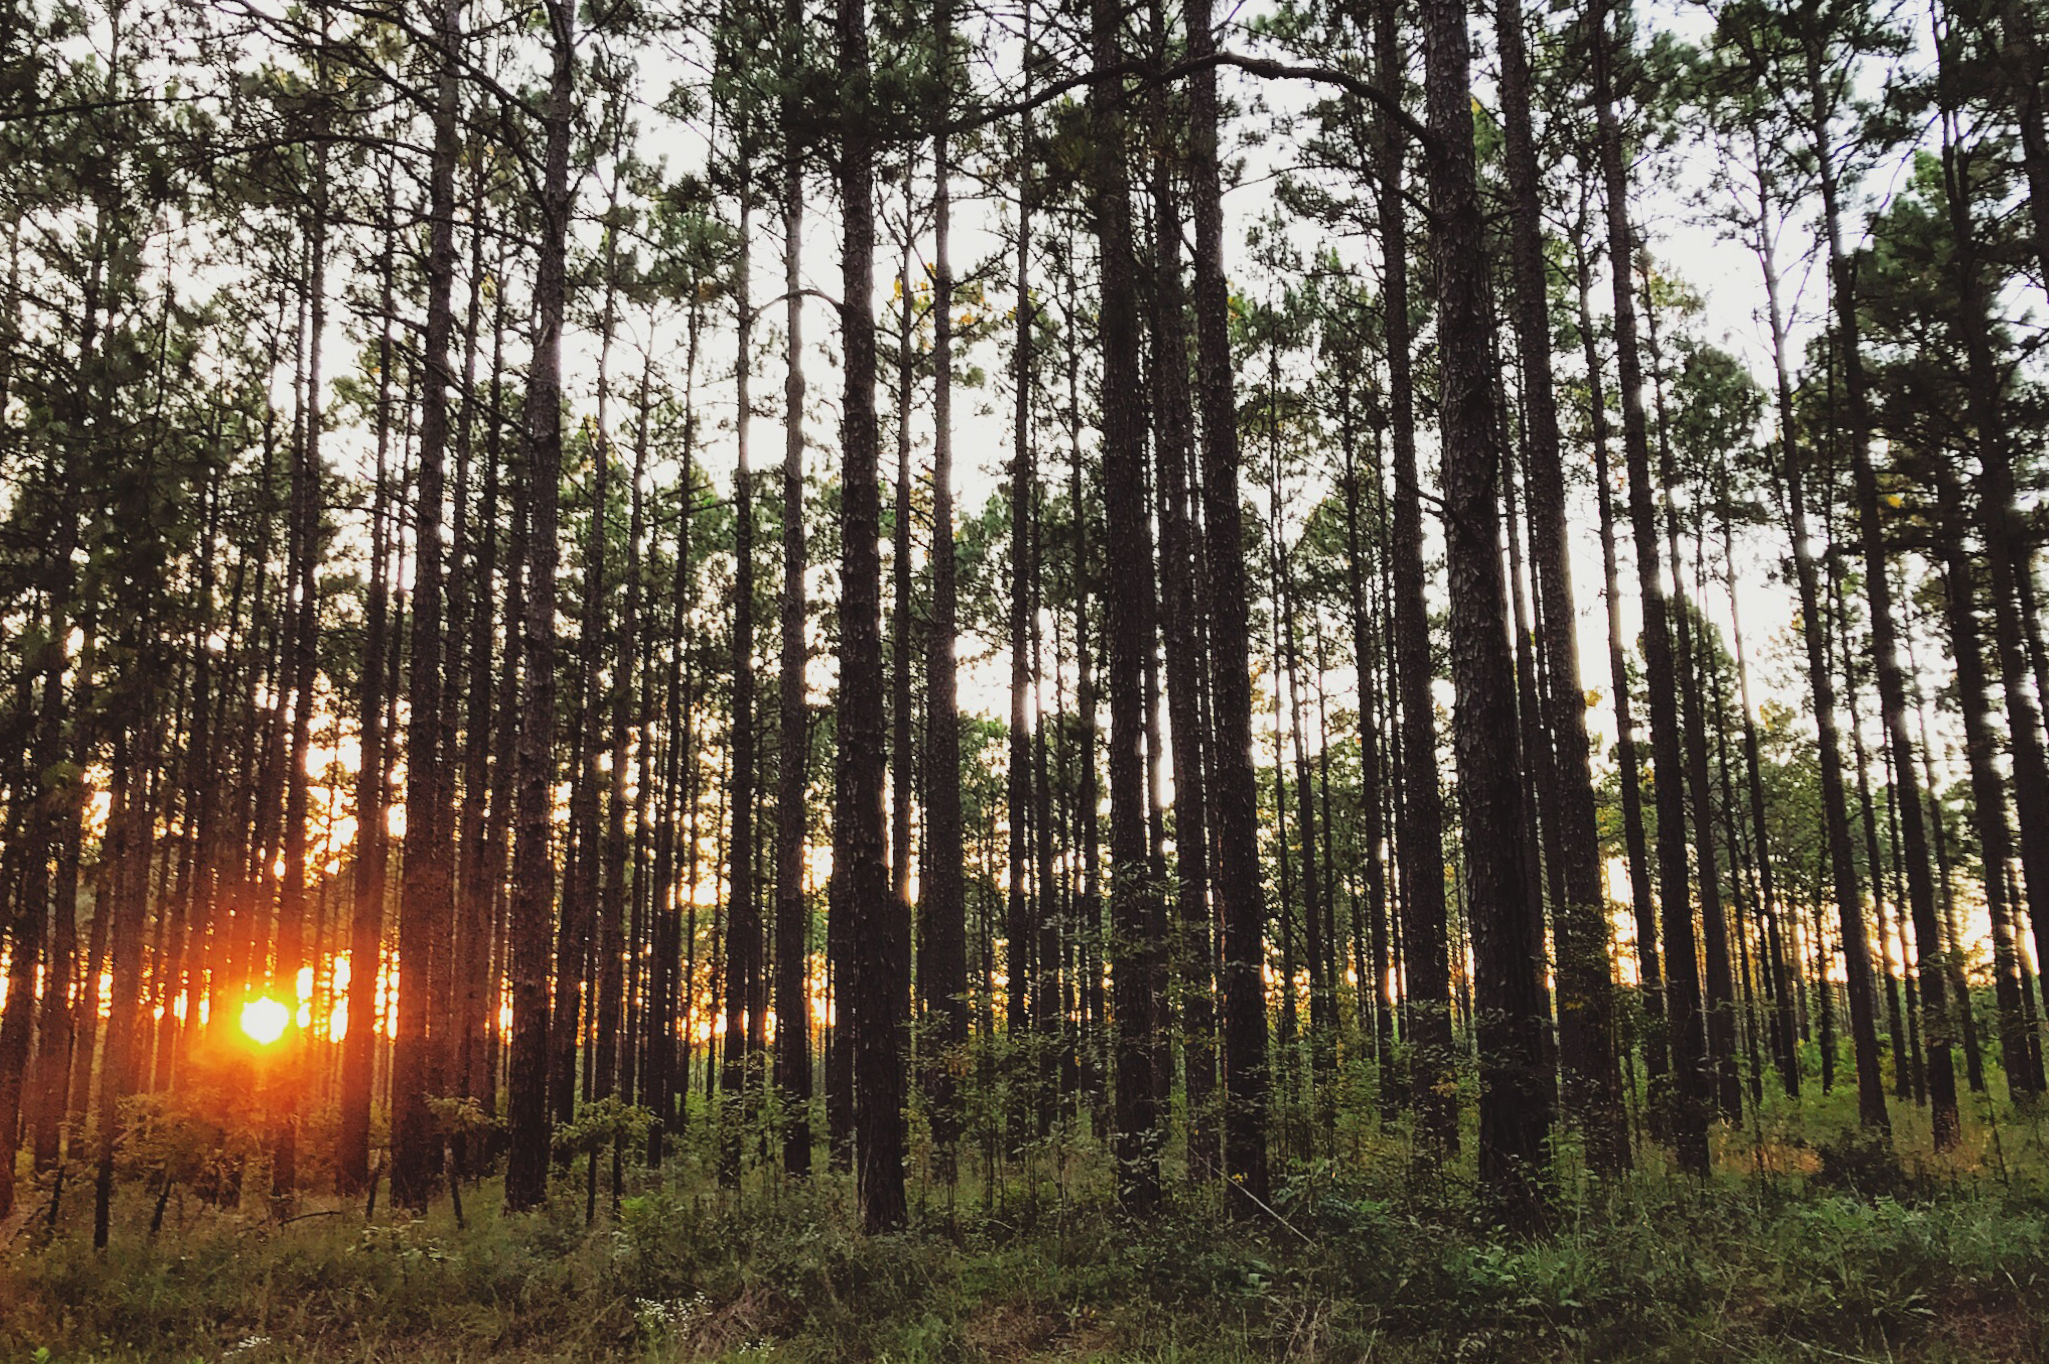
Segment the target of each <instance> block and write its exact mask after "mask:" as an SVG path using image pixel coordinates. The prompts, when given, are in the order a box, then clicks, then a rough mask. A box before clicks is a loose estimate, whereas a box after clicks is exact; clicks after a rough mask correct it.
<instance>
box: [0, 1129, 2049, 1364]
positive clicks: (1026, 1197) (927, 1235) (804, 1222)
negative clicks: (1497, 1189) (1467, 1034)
mask: <svg viewBox="0 0 2049 1364" xmlns="http://www.w3.org/2000/svg"><path fill="white" fill-rule="evenodd" d="M631 1113H632V1110H631V1109H630V1108H628V1107H627V1106H625V1105H618V1104H612V1105H591V1106H589V1108H588V1109H587V1110H586V1112H585V1113H584V1114H583V1115H580V1118H579V1126H580V1127H581V1128H582V1130H584V1131H586V1132H590V1133H598V1132H601V1131H602V1132H604V1133H606V1134H608V1135H609V1134H612V1133H616V1132H620V1131H623V1130H625V1129H627V1128H628V1127H630V1126H631V1125H632V1123H633V1122H634V1121H635V1120H634V1119H633V1118H632V1117H631ZM1812 1121H1813V1120H1812V1118H1811V1117H1810V1118H1808V1119H1807V1120H1806V1123H1807V1125H1806V1126H1803V1127H1801V1128H1799V1129H1798V1130H1797V1131H1798V1134H1804V1135H1806V1136H1809V1137H1812V1138H1814V1139H1815V1142H1816V1144H1815V1146H1814V1147H1813V1148H1811V1149H1812V1151H1813V1152H1814V1153H1815V1155H1816V1156H1817V1157H1818V1164H1817V1168H1815V1169H1814V1171H1813V1172H1812V1173H1810V1174H1807V1175H1792V1176H1787V1177H1783V1178H1781V1177H1777V1176H1759V1175H1756V1174H1754V1173H1749V1172H1746V1173H1738V1174H1729V1175H1724V1176H1721V1177H1718V1178H1717V1179H1716V1180H1714V1181H1712V1182H1710V1183H1708V1184H1704V1185H1703V1184H1699V1183H1695V1182H1692V1181H1686V1180H1680V1179H1677V1178H1674V1177H1672V1176H1668V1175H1666V1174H1664V1173H1663V1172H1662V1171H1660V1170H1657V1169H1650V1170H1646V1171H1643V1172H1640V1173H1638V1174H1636V1175H1633V1176H1631V1177H1629V1178H1627V1179H1624V1180H1622V1181H1619V1182H1616V1183H1614V1184H1612V1185H1608V1186H1597V1185H1587V1186H1584V1187H1581V1186H1577V1185H1575V1186H1571V1187H1569V1188H1566V1189H1564V1190H1563V1191H1562V1192H1561V1196H1560V1199H1559V1202H1558V1203H1557V1204H1556V1205H1555V1207H1554V1210H1553V1219H1552V1221H1551V1223H1550V1225H1549V1226H1548V1227H1546V1228H1543V1229H1541V1230H1540V1231H1539V1232H1537V1233H1535V1234H1531V1235H1526V1236H1518V1237H1504V1236H1503V1235H1502V1234H1501V1233H1500V1232H1499V1231H1497V1230H1495V1229H1493V1228H1490V1227H1487V1226H1485V1225H1479V1224H1476V1223H1475V1222H1474V1221H1473V1220H1472V1214H1471V1211H1470V1202H1469V1200H1468V1199H1467V1198H1466V1197H1465V1195H1464V1194H1463V1193H1462V1192H1461V1190H1460V1187H1459V1184H1458V1182H1457V1180H1456V1179H1455V1178H1447V1177H1446V1176H1447V1175H1449V1174H1451V1173H1452V1172H1446V1174H1445V1175H1440V1174H1433V1173H1430V1172H1428V1171H1426V1170H1424V1169H1423V1168H1421V1167H1409V1166H1405V1165H1404V1164H1403V1163H1401V1162H1399V1161H1392V1162H1391V1161H1379V1160H1374V1161H1365V1162H1357V1161H1351V1162H1328V1163H1324V1164H1321V1165H1319V1166H1317V1167H1315V1168H1313V1169H1305V1170H1303V1171H1300V1172H1298V1175H1297V1177H1296V1178H1295V1180H1294V1181H1293V1182H1292V1183H1290V1184H1288V1185H1286V1186H1284V1187H1283V1188H1282V1189H1280V1190H1277V1191H1276V1199H1275V1207H1276V1208H1277V1210H1278V1211H1279V1212H1280V1213H1281V1215H1282V1216H1283V1217H1284V1218H1285V1219H1286V1220H1285V1224H1283V1223H1280V1222H1276V1221H1274V1220H1272V1219H1268V1218H1264V1217H1260V1218H1252V1219H1248V1218H1234V1217H1230V1216H1227V1215H1226V1212H1225V1209H1224V1207H1223V1206H1222V1205H1221V1204H1219V1203H1217V1202H1216V1201H1215V1197H1214V1195H1212V1194H1210V1193H1208V1192H1205V1191H1202V1190H1196V1189H1187V1190H1184V1191H1183V1192H1182V1193H1181V1194H1180V1195H1179V1196H1178V1198H1177V1200H1176V1202H1175V1204H1174V1206H1172V1207H1171V1208H1170V1209H1169V1210H1168V1211H1167V1212H1166V1213H1165V1214H1164V1215H1163V1216H1162V1217H1161V1218H1159V1219H1158V1220H1156V1221H1152V1222H1146V1223H1134V1222H1130V1221H1128V1220H1126V1219H1124V1218H1122V1217H1121V1216H1120V1215H1118V1214H1117V1213H1115V1212H1114V1211H1113V1210H1112V1209H1111V1207H1110V1205H1109V1203H1108V1202H1107V1199H1108V1191H1107V1181H1100V1182H1097V1183H1095V1184H1093V1185H1088V1186H1087V1187H1088V1188H1090V1189H1091V1190H1092V1191H1091V1192H1084V1193H1079V1194H1069V1195H1064V1196H1061V1197H1060V1198H1059V1199H1058V1200H1057V1201H1056V1199H1055V1198H1053V1197H1052V1196H1051V1191H1050V1190H1049V1189H1046V1188H1033V1189H1017V1188H1010V1187H999V1188H998V1189H996V1190H994V1191H993V1193H992V1201H991V1202H990V1203H988V1204H987V1205H986V1206H982V1207H971V1206H970V1205H969V1204H968V1203H967V1202H965V1201H956V1200H955V1199H954V1198H953V1197H950V1196H948V1197H934V1198H932V1199H931V1200H930V1201H928V1202H926V1203H925V1205H924V1206H923V1209H922V1211H921V1212H920V1213H919V1214H918V1215H917V1217H916V1219H915V1220H914V1224H913V1226H912V1228H911V1230H909V1231H908V1232H906V1233H904V1234H901V1235H897V1236H889V1237H880V1238H869V1237H863V1236H862V1235H861V1234H860V1233H859V1230H858V1226H857V1223H856V1220H855V1217H854V1214H853V1211H852V1199H851V1197H850V1193H851V1190H850V1189H849V1187H848V1182H847V1180H846V1178H845V1177H844V1176H841V1175H836V1174H821V1175H819V1176H817V1177H815V1178H814V1179H812V1180H810V1181H806V1182H802V1183H792V1182H786V1181H784V1180H782V1179H781V1178H780V1177H778V1176H776V1175H774V1174H773V1173H772V1172H769V1173H762V1174H759V1175H756V1176H751V1177H750V1180H749V1181H748V1183H746V1184H745V1185H744V1186H743V1188H742V1189H741V1190H740V1191H738V1192H737V1193H735V1192H732V1191H726V1190H715V1189H713V1188H712V1187H710V1185H709V1184H707V1183H704V1182H702V1181H701V1180H700V1179H698V1178H697V1177H695V1176H686V1177H684V1178H683V1179H681V1180H680V1181H678V1180H676V1179H675V1178H674V1177H673V1175H672V1178H671V1179H670V1180H669V1181H666V1182H665V1181H663V1180H662V1179H660V1177H659V1176H657V1175H654V1174H651V1173H648V1172H642V1171H636V1172H635V1176H634V1177H635V1179H636V1181H637V1183H636V1184H635V1185H634V1187H633V1188H632V1191H631V1192H630V1193H629V1194H628V1196H627V1197H625V1198H624V1199H622V1200H621V1202H620V1204H619V1207H618V1211H617V1214H616V1216H615V1217H614V1218H613V1219H612V1220H610V1221H609V1222H606V1221H600V1222H599V1223H598V1224H597V1225H596V1226H594V1227H591V1228H585V1227H583V1226H582V1225H580V1222H581V1219H580V1217H579V1216H578V1208H577V1204H578V1202H579V1201H580V1200H578V1199H576V1198H575V1197H573V1196H564V1197H562V1198H559V1199H558V1200H556V1202H555V1203H554V1204H552V1205H551V1206H550V1207H548V1208H547V1209H545V1210H544V1211H542V1212H541V1213H539V1214H536V1215H533V1216H530V1217H518V1218H508V1217H504V1216H502V1215H501V1214H500V1213H499V1212H498V1210H497V1199H496V1198H495V1196H493V1194H492V1192H491V1190H490V1189H489V1188H488V1187H487V1188H486V1189H484V1190H482V1191H480V1192H479V1194H477V1195H476V1196H474V1197H473V1198H472V1200H471V1202H472V1215H471V1219H470V1224H469V1226H468V1227H467V1228H461V1227H457V1226H456V1225H454V1224H453V1223H452V1222H451V1221H449V1220H448V1219H447V1216H446V1215H445V1214H442V1213H437V1214H434V1215H432V1216H430V1217H427V1218H425V1219H419V1220H412V1219H406V1220H400V1221H395V1222H380V1223H376V1224H373V1225H370V1226H363V1225H361V1224H359V1223H358V1222H357V1221H356V1218H357V1217H358V1216H359V1213H358V1211H356V1210H354V1209H337V1212H339V1214H340V1215H339V1216H327V1217H314V1218H310V1219H304V1220H299V1221H294V1222H291V1223H284V1224H277V1223H253V1222H250V1221H248V1220H246V1219H244V1218H241V1217H238V1216H233V1215H230V1214H225V1213H219V1212H202V1213H201V1214H199V1215H198V1216H196V1217H194V1218H192V1219H190V1220H187V1221H185V1222H183V1223H182V1225H180V1226H178V1227H176V1228H173V1229H168V1230H167V1233H166V1235H165V1236H164V1237H163V1238H162V1239H160V1240H159V1241H157V1242H154V1243H146V1244H145V1243H140V1242H136V1241H133V1240H117V1241H116V1243H115V1245H114V1247H113V1248H112V1249H111V1250H110V1251H109V1252H107V1253H106V1254H104V1255H95V1254H94V1253H93V1252H92V1251H91V1250H90V1248H89V1245H88V1243H87V1242H86V1241H85V1239H84V1238H83V1236H82V1235H80V1234H78V1233H76V1232H67V1233H66V1234H64V1235H61V1236H59V1237H58V1238H57V1239H56V1240H55V1241H54V1242H53V1243H52V1244H51V1245H50V1246H48V1247H47V1248H45V1249H42V1250H27V1249H22V1248H16V1249H15V1250H14V1251H12V1252H11V1258H10V1259H8V1260H6V1261H5V1262H0V1357H4V1358H36V1359H49V1360H53V1361H56V1360H62V1361H73V1360H87V1359H107V1360H126V1359H163V1358H205V1359H217V1358H218V1359H233V1360H237V1361H241V1360H250V1361H255V1360H271V1359H287V1358H290V1359H313V1360H359V1359H360V1360H368V1359H382V1358H391V1357H397V1356H403V1357H405V1358H408V1359H421V1360H443V1359H447V1360H453V1359H458V1358H463V1359H474V1358H491V1359H517V1360H552V1359H564V1360H566V1359H572V1358H578V1359H587V1358H592V1357H608V1358H631V1359H649V1360H740V1359H765V1360H788V1361H811V1360H818V1361H826V1360H832V1361H839V1360H1031V1359H1049V1360H1050V1359H1056V1358H1093V1359H1103V1360H1132V1361H1137V1360H1148V1361H1152V1360H1157V1361H1166V1360H1174V1361H1183V1362H1184V1364H1188V1362H1192V1361H1224V1360H1248V1359H1283V1358H1285V1359H1305V1360H1354V1359H1361V1358H1372V1359H1379V1360H1394V1361H1421V1360H1483V1359H1484V1360H1493V1359H1502V1360H1506V1359H1546V1360H1551V1359H1556V1360H1642V1361H1652V1360H1658V1361H1677V1360H1687V1361H1719V1360H1730V1361H1734V1360H1743V1361H1794V1360H1820V1359H1830V1358H1835V1359H1841V1358H1849V1359H1860V1360H1863V1359H1909V1358H1911V1359H1925V1360H1936V1361H1957V1362H1961V1361H1994V1360H2021V1359H2030V1358H2038V1357H2040V1355H2039V1351H2040V1350H2041V1349H2042V1348H2043V1347H2044V1346H2045V1345H2049V1272H2045V1270H2044V1268H2043V1266H2045V1265H2049V1172H2045V1170H2044V1168H2043V1166H2042V1164H2041V1163H2040V1154H2039V1153H2040V1151H2041V1149H2042V1147H2041V1134H2040V1133H2035V1134H2033V1136H2032V1137H2029V1136H2027V1135H2026V1134H2023V1133H2020V1132H2015V1133H2010V1134H2009V1135H2010V1138H2011V1139H2012V1143H2011V1144H2012V1145H2013V1146H2014V1148H2015V1149H2021V1148H2025V1149H2026V1150H2027V1152H2028V1153H2029V1154H2028V1161H2029V1163H2027V1164H2025V1165H2023V1166H2020V1167H2017V1168H2015V1169H2013V1170H2012V1171H2010V1173H2009V1176H2008V1177H2007V1178H2006V1179H2004V1180H2001V1181H1997V1182H1995V1181H1993V1180H1990V1179H1980V1178H1975V1177H1972V1176H1970V1175H1968V1174H1958V1173H1954V1172H1953V1173H1951V1174H1950V1175H1948V1176H1947V1177H1946V1178H1937V1177H1935V1176H1933V1175H1932V1174H1930V1173H1929V1172H1927V1171H1918V1172H1916V1173H1914V1174H1913V1175H1912V1176H1911V1177H1909V1175H1908V1174H1907V1173H1906V1172H1905V1171H1904V1170H1903V1167H1902V1166H1900V1164H1899V1163H1898V1162H1896V1161H1890V1159H1889V1158H1881V1157H1880V1155H1879V1154H1878V1153H1876V1152H1875V1151H1873V1150H1872V1149H1870V1148H1869V1147H1868V1146H1866V1145H1863V1144H1860V1143H1857V1142H1855V1141H1853V1140H1845V1139H1837V1138H1830V1137H1828V1136H1827V1135H1826V1134H1824V1133H1820V1132H1817V1131H1814V1130H1813V1128H1812ZM1731 1135H1732V1136H1733V1135H1734V1134H1731ZM1796 1139H1797V1137H1796ZM1082 1159H1083V1160H1084V1161H1085V1162H1093V1163H1094V1164H1095V1165H1099V1166H1100V1165H1103V1164H1105V1162H1104V1161H1103V1159H1102V1156H1101V1154H1100V1153H1099V1152H1098V1153H1093V1154H1085V1155H1084V1156H1083V1157H1082ZM1732 1164H1734V1162H1732ZM674 1168H675V1167H672V1171H673V1169H674ZM1085 1183H1086V1182H1085ZM144 1196H145V1194H144V1193H143V1192H142V1191H140V1190H131V1191H128V1192H126V1193H124V1197H134V1198H142V1197H144ZM1099 1200H1101V1201H1099ZM39 1351H40V1353H38V1352H39Z"/></svg>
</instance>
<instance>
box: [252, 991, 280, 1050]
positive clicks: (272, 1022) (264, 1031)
mask: <svg viewBox="0 0 2049 1364" xmlns="http://www.w3.org/2000/svg"><path fill="white" fill-rule="evenodd" d="M291 1018H292V1016H291V1014H290V1013H289V1012H287V1011H286V1009H285V1006H284V1005H282V1004H280V1003H278V1002H277V1001H276V1000H274V999H270V998H268V997H266V998H263V999H252V1000H250V1001H249V1002H248V1003H247V1004H244V1005H243V1006H242V1031H243V1032H244V1033H246V1034H248V1037H249V1040H250V1041H252V1042H255V1043H258V1044H259V1045H261V1046H266V1047H267V1046H269V1045H270V1044H271V1043H273V1042H275V1041H277V1040H278V1039H279V1038H280V1037H283V1036H284V1035H285V1025H286V1024H288V1023H290V1022H291Z"/></svg>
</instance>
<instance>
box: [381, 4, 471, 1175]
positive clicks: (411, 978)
mask: <svg viewBox="0 0 2049 1364" xmlns="http://www.w3.org/2000/svg"><path fill="white" fill-rule="evenodd" d="M434 36H435V42H436V44H437V45H438V47H439V49H440V52H439V57H438V66H437V68H436V74H435V93H434V150H433V158H432V161H431V163H430V166H429V171H428V180H427V186H428V203H427V216H428V240H427V325H426V331H425V333H424V335H423V337H422V340H421V363H422V364H423V366H424V367H425V373H424V374H423V375H422V384H421V390H420V445H419V473H418V478H419V485H418V487H419V491H418V495H417V496H416V498H415V499H414V502H413V526H414V542H413V592H412V602H413V619H412V641H411V646H412V657H411V664H410V668H409V671H408V674H407V698H406V700H407V706H408V712H409V718H408V721H407V729H406V840H405V856H404V860H403V863H402V866H401V870H400V882H399V915H398V925H399V934H398V936H399V943H398V957H399V971H400V973H401V974H400V980H399V991H398V1029H397V1034H396V1037H395V1047H394V1051H393V1054H392V1080H391V1088H392V1117H391V1153H392V1168H391V1197H392V1201H393V1202H394V1203H396V1204H398V1205H399V1206H400V1207H403V1208H424V1207H426V1205H427V1200H428V1198H429V1197H430V1196H431V1195H432V1193H433V1190H434V1185H435V1182H436V1180H437V1179H438V1178H439V1175H440V1171H441V1142H440V1140H439V1138H438V1136H437V1135H436V1133H435V1125H434V1117H433V1114H432V1113H431V1112H430V1111H429V1110H428V1107H427V1099H428V1097H429V1096H430V1095H433V1094H438V1093H439V1092H440V1091H441V1085H442V1061H441V1057H440V1054H439V1053H440V1051H441V1046H440V1043H441V1041H442V1040H443V1039H439V1038H437V1037H435V1036H433V1035H432V1032H431V1018H432V1005H433V1001H432V999H431V998H430V994H431V990H430V982H431V980H432V978H433V967H434V959H435V956H436V954H437V953H442V952H446V951H448V950H449V944H448V928H449V925H450V922H451V913H452V910H453V903H452V891H453V884H452V878H451V874H450V873H451V869H450V866H449V848H448V839H447V836H446V829H445V825H446V818H445V816H446V813H447V807H448V795H449V785H450V784H449V781H448V779H447V772H446V770H445V764H444V762H443V755H442V752H441V747H442V738H443V736H442V733H441V718H442V717H441V684H442V678H441V572H442V563H441V559H442V553H441V514H442V500H443V496H444V491H443V477H444V475H443V460H444V457H445V456H446V453H447V449H448V390H449V388H450V386H451V385H452V384H453V383H454V380H455V376H454V375H453V374H452V373H451V372H450V370H449V363H448V343H449V337H450V335H451V333H452V332H453V330H454V325H455V310H454V293H455V163H456V159H457V157H458V155H459V154H460V151H461V142H460V134H459V129H458V127H457V118H458V116H459V114H460V106H461V93H460V89H459V81H460V72H461V63H462V60H463V58H462V41H463V39H462V0H440V4H439V6H438V8H437V9H436V11H435V18H434Z"/></svg>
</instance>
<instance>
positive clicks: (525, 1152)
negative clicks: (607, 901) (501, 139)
mask: <svg viewBox="0 0 2049 1364" xmlns="http://www.w3.org/2000/svg"><path fill="white" fill-rule="evenodd" d="M547 16H548V28H549V35H550V37H551V39H552V43H551V54H552V65H551V69H550V72H549V79H548V99H547V105H546V126H547V144H546V152H545V160H544V163H543V168H542V183H541V203H540V208H541V225H542V228H541V230H542V237H541V243H540V259H539V266H538V269H537V271H536V274H535V277H534V311H535V315H536V319H537V325H536V327H535V332H534V346H533V361H532V363H531V364H530V365H529V366H528V370H527V392H526V422H525V426H526V432H525V440H526V486H527V514H526V520H527V540H528V552H529V554H530V555H531V556H532V557H531V559H530V561H529V563H528V567H527V585H526V621H525V627H524V631H523V633H524V639H523V640H522V652H523V655H524V658H525V680H524V683H523V686H522V694H521V697H520V730H519V749H518V753H517V762H518V768H519V778H518V780H519V790H518V809H517V820H518V841H517V843H516V845H515V848H514V852H513V865H512V905H511V909H510V915H511V920H512V927H511V959H512V972H511V974H512V1045H511V1047H510V1052H511V1058H510V1065H509V1067H508V1071H507V1077H506V1078H507V1085H506V1096H505V1107H506V1120H507V1127H508V1142H507V1147H506V1162H505V1205H506V1207H507V1208H508V1209H510V1210H512V1211H514V1212H521V1211H525V1210H528V1209H531V1208H534V1207H537V1206H539V1205H540V1203H541V1202H542V1201H543V1200H544V1199H545V1198H546V1197H547V1193H548V1155H549V1150H548V1148H549V1126H548V1094H547V1087H548V1031H549V1018H548V1012H549V1010H548V943H549V938H550V933H549V929H550V927H551V926H552V925H551V922H550V921H551V919H552V916H553V909H554V902H555V868H554V863H553V860H552V858H551V857H550V852H549V842H550V833H551V830H552V826H553V824H554V785H555V662H556V660H555V567H556V554H557V550H556V543H555V537H556V526H557V511H558V506H559V493H558V489H559V488H560V486H561V481H562V315H563V305H564V302H565V299H566V295H567V274H566V269H565V267H566V265H567V256H568V246H567V243H568V233H569V217H570V212H571V209H572V207H573V198H574V194H573V191H572V190H571V188H570V183H569V134H570V117H571V105H570V101H571V97H572V93H573V86H574V82H575V71H576V68H575V53H576V32H575V25H576V11H575V6H574V5H573V3H571V0H548V4H547ZM568 1026H570V1027H574V1026H575V1024H574V1021H573V1020H571V1021H570V1023H569V1024H568Z"/></svg>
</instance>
